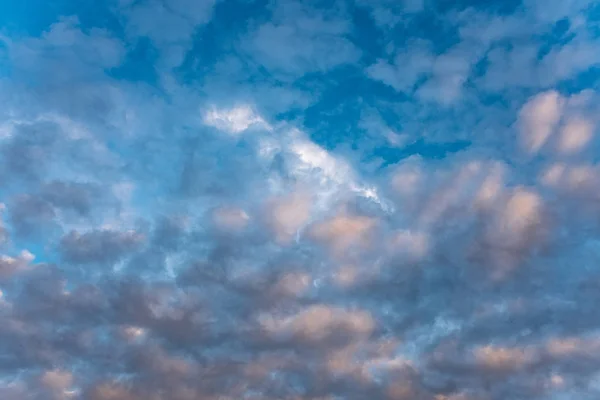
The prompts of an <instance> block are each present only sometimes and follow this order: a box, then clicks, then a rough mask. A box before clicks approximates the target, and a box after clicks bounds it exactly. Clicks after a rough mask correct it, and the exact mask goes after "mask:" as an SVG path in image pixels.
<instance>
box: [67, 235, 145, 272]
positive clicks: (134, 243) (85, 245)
mask: <svg viewBox="0 0 600 400" xmlns="http://www.w3.org/2000/svg"><path fill="white" fill-rule="evenodd" d="M142 241H143V236H141V235H140V234H138V233H136V232H133V231H129V232H119V231H114V230H94V231H90V232H85V233H79V232H77V231H71V232H70V233H68V234H67V235H65V236H64V237H63V238H62V239H61V241H60V250H61V253H62V255H63V257H64V258H65V260H66V261H67V262H73V263H78V264H87V263H113V262H115V261H117V260H119V259H120V258H121V257H123V256H124V255H126V254H128V253H131V252H132V251H134V250H135V249H137V248H138V246H140V244H141V243H142Z"/></svg>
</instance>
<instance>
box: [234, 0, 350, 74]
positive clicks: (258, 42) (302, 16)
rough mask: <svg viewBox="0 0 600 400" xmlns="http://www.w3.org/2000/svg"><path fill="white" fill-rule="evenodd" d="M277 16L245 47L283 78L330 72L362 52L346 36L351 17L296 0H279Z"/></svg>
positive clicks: (255, 31) (257, 29)
mask: <svg viewBox="0 0 600 400" xmlns="http://www.w3.org/2000/svg"><path fill="white" fill-rule="evenodd" d="M275 3H276V5H275V10H274V18H273V19H272V20H271V21H270V22H267V23H264V24H262V25H259V26H258V28H256V30H254V31H253V32H251V33H250V35H249V37H248V38H246V39H245V40H244V41H243V43H242V46H243V48H244V50H245V51H246V52H247V53H248V54H249V55H250V56H251V57H252V58H253V59H255V60H256V62H257V63H259V64H261V65H263V66H264V67H265V68H267V69H269V70H271V71H272V73H274V74H278V75H281V76H283V77H287V76H291V77H299V76H302V75H304V74H306V73H311V72H326V71H328V70H330V69H333V68H335V67H338V66H340V65H344V64H348V63H352V62H355V61H357V60H358V59H359V57H360V51H359V50H358V49H357V48H356V47H355V46H354V44H353V43H352V42H351V41H350V40H349V39H348V38H347V37H346V36H347V34H348V33H349V32H350V24H349V21H348V20H347V19H346V18H347V17H346V16H344V15H343V14H342V15H337V13H336V11H339V9H333V10H332V11H331V12H327V13H323V12H321V11H319V10H318V9H313V8H312V7H311V6H310V5H308V4H304V3H301V2H296V1H289V0H282V1H277V2H275Z"/></svg>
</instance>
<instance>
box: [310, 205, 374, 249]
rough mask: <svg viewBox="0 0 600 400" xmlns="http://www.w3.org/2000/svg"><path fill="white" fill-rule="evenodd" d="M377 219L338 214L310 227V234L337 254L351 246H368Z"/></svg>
mask: <svg viewBox="0 0 600 400" xmlns="http://www.w3.org/2000/svg"><path fill="white" fill-rule="evenodd" d="M376 225H377V220H376V219H374V218H371V217H366V216H355V215H343V214H342V215H338V216H335V217H333V218H331V219H328V220H325V221H322V222H317V223H315V224H314V225H313V226H311V227H310V232H309V234H310V236H311V237H312V238H313V239H315V240H316V241H318V242H322V243H323V244H325V245H326V246H328V247H330V248H331V250H332V251H333V252H335V253H338V254H343V253H344V252H345V251H346V250H349V249H350V248H351V247H354V248H356V247H361V246H368V244H369V241H370V234H371V233H372V231H373V229H374V228H375V227H376Z"/></svg>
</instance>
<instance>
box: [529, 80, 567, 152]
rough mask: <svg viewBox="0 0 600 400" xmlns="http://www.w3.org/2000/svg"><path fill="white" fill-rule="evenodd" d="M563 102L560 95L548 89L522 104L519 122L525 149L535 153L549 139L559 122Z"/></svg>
mask: <svg viewBox="0 0 600 400" xmlns="http://www.w3.org/2000/svg"><path fill="white" fill-rule="evenodd" d="M563 104H564V100H563V99H562V97H561V95H560V94H559V93H557V92H555V91H550V92H545V93H542V94H539V95H537V96H535V97H534V98H532V99H530V100H529V101H528V102H527V103H526V104H525V105H524V106H523V108H522V109H521V112H520V115H519V122H520V124H522V125H521V137H522V143H523V147H524V148H525V150H526V151H528V152H529V153H533V154H535V153H537V152H539V151H540V150H541V149H542V147H543V146H544V145H545V144H546V142H547V141H548V140H549V139H550V137H551V135H552V134H553V132H554V129H555V128H556V126H557V125H558V123H559V122H560V119H561V116H562V107H563Z"/></svg>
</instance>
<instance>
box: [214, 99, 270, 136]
mask: <svg viewBox="0 0 600 400" xmlns="http://www.w3.org/2000/svg"><path fill="white" fill-rule="evenodd" d="M204 123H205V124H206V125H209V126H213V127H215V128H217V129H219V130H222V131H225V132H227V133H230V134H233V135H237V134H240V133H242V132H244V131H245V130H247V129H249V128H251V127H259V128H263V129H270V127H269V124H267V123H266V122H265V121H264V120H263V119H262V118H261V117H260V116H258V115H256V113H255V112H254V110H252V108H250V107H249V106H239V107H234V108H231V109H229V110H220V109H216V108H213V109H211V110H209V111H207V112H206V113H205V114H204Z"/></svg>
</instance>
